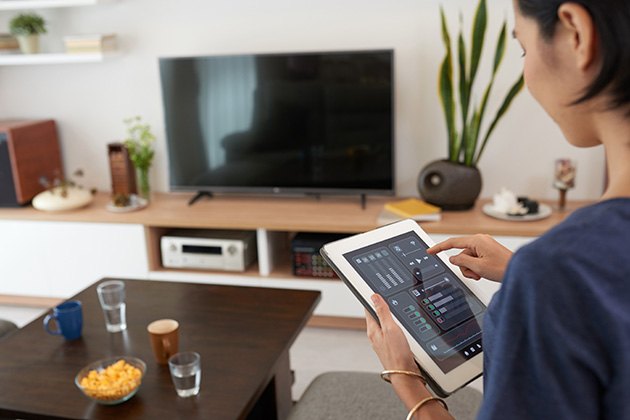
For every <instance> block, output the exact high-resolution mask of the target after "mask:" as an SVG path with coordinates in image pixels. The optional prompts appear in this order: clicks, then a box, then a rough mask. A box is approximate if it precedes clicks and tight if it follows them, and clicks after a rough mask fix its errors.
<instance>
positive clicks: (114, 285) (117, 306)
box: [96, 280, 127, 332]
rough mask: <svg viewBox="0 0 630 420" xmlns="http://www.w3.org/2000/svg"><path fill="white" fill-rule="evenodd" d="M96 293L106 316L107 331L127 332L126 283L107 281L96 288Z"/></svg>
mask: <svg viewBox="0 0 630 420" xmlns="http://www.w3.org/2000/svg"><path fill="white" fill-rule="evenodd" d="M96 292H97V293H98V300H99V301H100V302H101V308H103V314H104V315H105V327H106V328H107V331H109V332H120V331H124V330H126V329H127V316H126V305H125V283H123V282H122V281H119V280H111V281H106V282H104V283H101V284H99V285H98V286H97V287H96Z"/></svg>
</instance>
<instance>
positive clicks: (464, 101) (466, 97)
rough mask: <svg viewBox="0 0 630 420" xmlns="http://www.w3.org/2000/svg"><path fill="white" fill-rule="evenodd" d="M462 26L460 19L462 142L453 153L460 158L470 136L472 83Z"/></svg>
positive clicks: (459, 51)
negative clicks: (468, 129) (469, 112)
mask: <svg viewBox="0 0 630 420" xmlns="http://www.w3.org/2000/svg"><path fill="white" fill-rule="evenodd" d="M462 26H463V22H462V21H461V20H460V28H459V37H458V43H457V46H458V48H457V50H458V55H459V98H460V106H461V112H462V114H461V116H462V143H459V144H457V148H456V150H454V151H453V154H454V155H456V156H457V157H458V159H459V155H460V154H461V148H462V145H464V144H465V143H466V142H467V141H468V137H467V135H466V132H467V127H466V120H467V119H468V107H469V106H470V85H469V83H468V80H467V77H466V44H465V43H464V35H463V33H462V29H463V28H462Z"/></svg>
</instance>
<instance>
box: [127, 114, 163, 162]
mask: <svg viewBox="0 0 630 420" xmlns="http://www.w3.org/2000/svg"><path fill="white" fill-rule="evenodd" d="M123 122H124V123H125V124H126V125H127V138H125V140H124V143H125V147H126V148H127V150H128V151H129V158H130V159H131V161H132V162H133V165H134V166H135V167H136V168H137V169H149V168H150V167H151V162H152V161H153V155H154V153H155V152H154V150H153V142H154V141H155V136H154V135H153V134H152V133H151V127H150V126H149V125H148V124H142V118H140V117H133V118H127V119H125V120H123Z"/></svg>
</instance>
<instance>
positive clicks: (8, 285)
mask: <svg viewBox="0 0 630 420" xmlns="http://www.w3.org/2000/svg"><path fill="white" fill-rule="evenodd" d="M192 195H193V194H186V193H168V194H163V193H162V194H160V193H157V194H155V197H156V199H155V201H154V202H153V203H151V204H150V205H149V206H148V207H147V208H145V209H143V210H140V211H135V212H129V213H112V212H109V211H107V210H106V208H105V207H106V204H107V202H108V201H109V199H110V197H109V194H107V193H99V194H97V196H96V198H95V201H94V202H93V203H92V204H91V205H90V206H88V207H86V208H83V209H78V210H74V211H70V212H63V213H45V212H40V211H37V210H35V209H33V208H32V207H30V206H29V207H25V208H17V209H15V208H5V209H0V229H1V230H2V232H3V234H2V235H1V236H0V252H1V254H0V255H1V258H2V261H3V262H2V264H1V265H0V278H1V279H2V281H1V282H0V295H28V296H40V297H43V298H46V297H66V296H70V295H72V293H74V292H76V291H77V290H80V289H82V288H83V287H85V286H86V285H87V284H89V283H91V282H93V281H94V280H96V279H97V278H99V277H104V276H110V277H116V276H121V277H132V278H146V279H152V280H170V281H185V282H203V283H215V284H232V285H242V286H263V287H278V288H296V289H312V290H320V291H321V292H322V301H321V303H320V305H319V306H318V308H317V310H316V312H315V314H316V315H318V316H319V317H320V319H326V318H327V317H345V318H362V317H363V315H364V312H363V308H362V307H361V305H360V304H359V303H358V301H357V300H356V299H355V298H354V296H352V294H351V293H350V292H349V290H348V289H347V288H346V287H345V285H344V284H343V283H342V282H341V281H339V280H338V279H319V278H305V277H294V276H293V275H292V267H291V261H290V254H291V252H290V249H289V241H290V238H291V237H292V235H294V234H295V233H296V232H335V233H359V232H364V231H367V230H370V229H373V228H376V227H377V218H378V215H379V213H380V211H381V209H382V207H383V204H384V203H385V202H387V201H390V200H393V199H394V198H392V197H369V198H368V199H367V205H366V208H365V209H362V208H361V203H360V200H359V199H358V198H352V197H350V198H349V197H335V196H324V197H322V198H321V199H316V198H313V197H252V196H221V195H219V196H216V197H213V198H211V199H202V200H199V201H197V202H196V203H195V204H194V205H192V206H189V205H188V201H189V200H190V198H191V197H192ZM481 204H482V203H479V204H478V205H477V206H476V207H475V208H474V209H473V210H469V211H463V212H446V213H444V214H443V217H442V220H441V221H439V222H427V223H423V224H422V227H423V228H424V229H425V230H426V231H427V232H428V233H429V234H430V235H431V236H432V237H433V239H434V240H436V241H440V240H442V239H445V238H447V237H449V236H453V235H469V234H475V233H489V234H491V235H493V236H495V237H497V239H498V240H499V241H500V242H502V243H503V244H504V245H506V246H507V247H508V248H510V249H513V250H514V249H516V248H518V247H519V246H521V245H523V244H525V243H527V242H529V241H531V240H533V239H535V238H536V237H537V236H539V235H541V234H542V233H544V232H546V231H547V230H548V229H550V228H551V227H553V226H554V225H556V224H557V223H559V222H561V221H562V220H564V218H565V217H566V216H567V215H568V214H569V211H567V212H561V213H560V212H554V213H553V214H552V215H551V216H550V217H549V218H547V219H544V220H540V221H534V222H508V221H502V220H496V219H492V218H490V217H488V216H486V215H484V214H483V213H482V212H481V210H480V208H481ZM585 204H587V203H570V205H571V207H570V209H569V210H572V209H574V208H577V207H580V206H582V205H585ZM171 228H194V229H244V230H254V231H256V234H257V240H258V244H257V251H258V262H257V263H256V264H254V265H253V266H252V267H250V269H249V270H248V271H246V272H243V273H240V272H239V273H231V272H216V271H215V272H213V271H204V270H183V269H169V268H165V267H163V266H162V263H161V257H160V238H161V236H162V235H163V234H164V233H165V232H167V231H168V230H169V229H171ZM26 233H28V236H25V234H26ZM7 253H8V254H7ZM7 255H9V256H10V257H9V260H7ZM34 267H36V269H35V268H34ZM51 268H54V269H51ZM487 283H488V284H485V285H483V286H482V289H483V290H484V292H485V293H487V294H492V293H494V291H496V288H497V286H496V284H494V283H491V282H487Z"/></svg>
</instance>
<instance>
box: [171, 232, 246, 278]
mask: <svg viewBox="0 0 630 420" xmlns="http://www.w3.org/2000/svg"><path fill="white" fill-rule="evenodd" d="M160 248H161V251H162V266H163V267H167V268H194V269H201V270H219V271H245V270H246V269H247V268H248V267H249V266H250V265H251V264H252V263H253V262H254V261H255V260H256V232H255V231H249V230H215V229H212V230H209V229H199V230H196V229H175V230H172V231H169V232H167V233H166V234H165V235H163V236H162V238H161V240H160Z"/></svg>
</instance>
